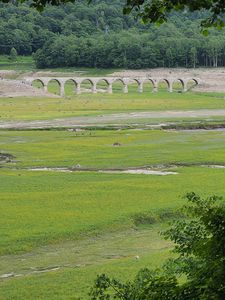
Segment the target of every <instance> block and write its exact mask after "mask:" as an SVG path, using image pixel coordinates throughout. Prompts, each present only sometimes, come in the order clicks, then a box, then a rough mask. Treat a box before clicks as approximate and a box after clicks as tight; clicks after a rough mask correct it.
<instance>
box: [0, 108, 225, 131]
mask: <svg viewBox="0 0 225 300" xmlns="http://www.w3.org/2000/svg"><path fill="white" fill-rule="evenodd" d="M214 116H217V117H219V116H225V109H201V110H196V111H152V112H133V113H118V114H111V115H100V116H96V117H93V116H90V117H73V118H65V119H53V120H42V121H39V120H37V121H12V122H0V129H47V128H76V127H78V128H79V127H88V126H107V125H113V126H116V125H118V126H120V125H121V124H123V122H124V121H125V120H131V121H132V120H133V121H135V122H138V119H149V121H152V120H154V119H160V118H162V119H163V118H185V117H187V118H195V117H214ZM160 125H163V124H160Z"/></svg>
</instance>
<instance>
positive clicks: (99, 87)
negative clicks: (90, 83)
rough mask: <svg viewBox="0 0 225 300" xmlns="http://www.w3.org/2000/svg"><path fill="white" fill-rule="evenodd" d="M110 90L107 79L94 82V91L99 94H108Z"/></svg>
mask: <svg viewBox="0 0 225 300" xmlns="http://www.w3.org/2000/svg"><path fill="white" fill-rule="evenodd" d="M109 88H110V83H109V80H107V78H99V79H98V80H97V81H96V91H97V92H100V93H106V92H108V93H109V92H110V91H109Z"/></svg>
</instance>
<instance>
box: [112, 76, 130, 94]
mask: <svg viewBox="0 0 225 300" xmlns="http://www.w3.org/2000/svg"><path fill="white" fill-rule="evenodd" d="M121 89H122V91H123V92H124V93H125V92H127V91H128V89H127V84H126V83H125V81H124V79H123V78H115V79H114V80H113V81H112V90H113V91H115V92H120V91H121Z"/></svg>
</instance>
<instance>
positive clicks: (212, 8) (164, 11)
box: [0, 0, 225, 28]
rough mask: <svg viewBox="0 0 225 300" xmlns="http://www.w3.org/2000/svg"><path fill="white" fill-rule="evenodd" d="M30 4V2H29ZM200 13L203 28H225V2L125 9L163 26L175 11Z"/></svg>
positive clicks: (180, 1)
mask: <svg viewBox="0 0 225 300" xmlns="http://www.w3.org/2000/svg"><path fill="white" fill-rule="evenodd" d="M0 1H1V2H5V3H7V2H10V1H11V0H0ZM28 1H29V0H18V2H28ZM75 1H76V0H32V2H31V6H33V7H35V8H37V9H38V10H43V9H44V7H45V6H46V5H47V4H50V5H60V4H65V3H68V2H72V3H74V2H75ZM95 1H96V0H87V4H88V3H94V2H95ZM29 2H30V1H29ZM173 10H176V11H186V10H190V11H199V10H206V11H208V12H209V17H208V18H207V19H205V20H203V22H202V27H203V28H207V27H212V26H214V27H217V28H222V27H224V26H225V22H224V18H223V14H224V13H225V1H224V0H126V1H125V4H124V8H123V12H124V14H130V13H131V12H133V13H134V15H135V16H136V17H138V18H141V19H142V20H143V22H144V23H147V22H150V23H158V24H161V23H163V22H166V21H167V18H168V14H169V13H170V12H171V11H173Z"/></svg>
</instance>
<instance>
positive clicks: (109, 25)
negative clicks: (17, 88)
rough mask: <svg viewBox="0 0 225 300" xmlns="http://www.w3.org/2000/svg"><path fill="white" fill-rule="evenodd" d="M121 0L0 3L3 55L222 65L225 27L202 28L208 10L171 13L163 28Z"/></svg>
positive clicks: (137, 64)
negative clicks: (40, 7) (41, 5)
mask: <svg viewBox="0 0 225 300" xmlns="http://www.w3.org/2000/svg"><path fill="white" fill-rule="evenodd" d="M122 7H123V4H122V3H121V1H120V0H114V1H109V0H98V1H94V2H93V4H90V5H89V6H87V3H86V1H85V0H79V1H76V2H75V3H74V4H72V3H67V4H66V5H62V6H47V7H46V8H45V10H44V11H43V12H41V13H39V12H37V10H35V9H32V8H30V7H29V6H28V5H27V4H20V5H14V4H13V3H8V4H0V15H1V18H0V54H7V55H9V52H10V50H11V48H13V47H14V48H15V49H16V50H17V52H18V55H31V54H32V53H35V52H37V53H36V55H35V56H34V57H35V60H36V64H37V66H39V67H42V68H44V67H64V66H75V67H81V66H87V67H101V68H112V67H114V68H118V67H122V68H154V67H193V66H195V67H199V66H203V67H217V66H218V67H222V66H225V32H224V31H217V30H214V29H211V30H210V33H209V35H208V37H204V36H202V34H200V32H199V27H200V24H201V22H202V20H204V19H205V18H207V16H208V14H207V13H206V12H193V13H190V12H189V13H188V12H186V13H183V14H178V13H177V12H173V13H171V15H170V21H169V22H168V23H166V24H163V25H162V26H160V27H157V26H154V25H152V24H148V25H143V23H141V22H140V21H137V20H135V19H134V17H133V15H132V14H130V15H123V14H122Z"/></svg>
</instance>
